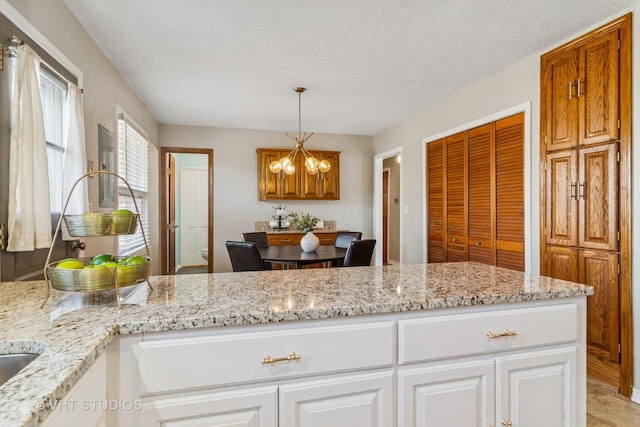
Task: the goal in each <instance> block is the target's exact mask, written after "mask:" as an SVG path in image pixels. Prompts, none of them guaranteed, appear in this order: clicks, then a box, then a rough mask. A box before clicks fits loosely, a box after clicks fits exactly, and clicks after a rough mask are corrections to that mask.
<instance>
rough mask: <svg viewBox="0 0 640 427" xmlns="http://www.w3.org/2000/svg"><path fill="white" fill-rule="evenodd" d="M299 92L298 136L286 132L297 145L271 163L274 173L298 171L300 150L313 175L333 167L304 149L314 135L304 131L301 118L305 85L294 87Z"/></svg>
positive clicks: (289, 173) (271, 169) (270, 167)
mask: <svg viewBox="0 0 640 427" xmlns="http://www.w3.org/2000/svg"><path fill="white" fill-rule="evenodd" d="M293 90H295V91H296V92H297V93H298V137H297V138H296V137H293V136H291V135H289V134H288V133H287V134H286V135H287V136H288V137H289V138H291V140H292V141H293V142H295V144H296V147H295V148H294V149H293V150H291V151H290V152H289V154H287V155H286V156H284V157H283V158H281V159H280V160H274V161H273V162H271V163H270V164H269V170H270V171H271V172H273V173H278V172H280V171H282V172H284V173H285V174H287V175H293V174H294V173H296V166H295V159H296V156H297V155H298V152H300V153H302V155H303V156H304V167H305V168H306V169H307V172H308V173H309V174H311V175H316V174H317V173H318V172H328V171H329V169H331V163H329V162H328V161H327V160H320V161H318V159H316V158H315V157H314V156H313V155H311V153H309V152H308V151H307V150H305V149H304V143H305V142H306V141H307V140H308V139H309V138H311V137H312V136H313V132H311V133H307V132H305V133H304V134H303V133H302V131H301V130H300V129H301V126H300V120H301V116H302V114H301V109H300V104H301V103H300V98H301V96H302V92H304V91H305V90H306V89H305V88H303V87H297V88H294V89H293Z"/></svg>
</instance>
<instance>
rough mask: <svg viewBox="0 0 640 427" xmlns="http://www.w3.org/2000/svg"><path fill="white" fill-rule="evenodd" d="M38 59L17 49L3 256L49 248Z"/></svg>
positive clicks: (21, 47)
mask: <svg viewBox="0 0 640 427" xmlns="http://www.w3.org/2000/svg"><path fill="white" fill-rule="evenodd" d="M39 70H40V57H39V56H38V55H37V54H36V53H35V52H34V51H33V50H32V49H31V48H30V47H29V46H27V45H22V46H20V47H18V58H17V60H16V74H15V82H14V91H13V97H12V104H11V143H10V148H9V150H10V151H9V156H10V159H11V162H10V166H9V215H8V216H9V221H8V232H9V239H8V245H7V250H8V251H13V252H17V251H33V250H34V249H40V248H48V247H49V246H51V212H50V209H49V174H48V168H47V146H46V140H45V136H44V123H43V119H42V102H41V100H40V74H39Z"/></svg>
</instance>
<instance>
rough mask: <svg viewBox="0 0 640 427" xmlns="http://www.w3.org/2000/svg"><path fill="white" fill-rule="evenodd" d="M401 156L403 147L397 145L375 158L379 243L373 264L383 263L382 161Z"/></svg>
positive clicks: (375, 214) (375, 230)
mask: <svg viewBox="0 0 640 427" xmlns="http://www.w3.org/2000/svg"><path fill="white" fill-rule="evenodd" d="M396 156H400V158H402V147H396V148H393V149H391V150H389V151H385V152H384V153H380V154H377V155H376V156H375V157H374V158H373V238H374V239H376V240H377V241H378V242H379V244H376V247H375V250H374V252H373V258H374V262H373V265H382V239H383V233H384V231H383V230H382V169H383V166H382V163H383V162H384V159H388V158H390V157H396ZM402 170H403V168H402V166H400V200H404V198H403V194H404V190H403V185H402ZM402 209H403V208H402V207H401V208H400V218H399V222H400V236H399V238H400V241H399V245H400V260H399V261H400V264H402V258H403V257H402V252H403V250H402V246H403V245H402V236H403V235H404V232H403V227H404V221H403V220H402Z"/></svg>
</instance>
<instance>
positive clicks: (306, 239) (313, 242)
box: [300, 231, 320, 252]
mask: <svg viewBox="0 0 640 427" xmlns="http://www.w3.org/2000/svg"><path fill="white" fill-rule="evenodd" d="M318 246H320V239H318V236H316V235H315V234H313V232H311V231H307V234H305V235H304V236H302V239H300V247H301V248H302V250H303V251H305V252H313V251H315V250H316V249H318Z"/></svg>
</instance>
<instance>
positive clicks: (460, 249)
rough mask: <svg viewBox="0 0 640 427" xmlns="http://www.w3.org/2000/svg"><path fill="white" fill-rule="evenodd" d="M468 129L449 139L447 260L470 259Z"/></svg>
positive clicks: (446, 153)
mask: <svg viewBox="0 0 640 427" xmlns="http://www.w3.org/2000/svg"><path fill="white" fill-rule="evenodd" d="M465 134H466V132H460V133H457V134H455V135H451V136H448V137H446V138H445V140H444V143H445V155H444V158H445V159H446V163H445V164H446V171H445V176H446V181H445V186H446V191H445V194H446V197H447V199H446V215H445V218H446V240H445V253H446V260H447V261H466V260H467V192H466V184H467V154H466V152H467V150H466V148H467V144H466V138H465Z"/></svg>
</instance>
